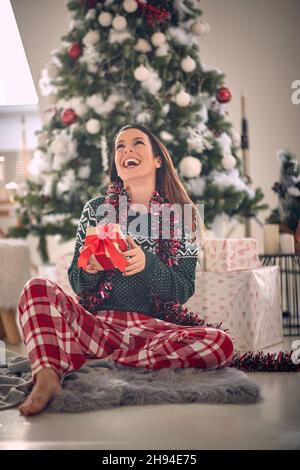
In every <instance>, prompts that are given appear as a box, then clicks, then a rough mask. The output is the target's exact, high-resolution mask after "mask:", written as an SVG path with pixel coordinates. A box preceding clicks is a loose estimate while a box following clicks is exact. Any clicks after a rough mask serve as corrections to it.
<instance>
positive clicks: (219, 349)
mask: <svg viewBox="0 0 300 470" xmlns="http://www.w3.org/2000/svg"><path fill="white" fill-rule="evenodd" d="M18 309H19V320H20V325H21V327H22V330H23V335H24V343H25V345H26V349H27V352H28V356H29V361H30V364H31V369H32V375H33V378H34V382H35V380H36V374H37V373H38V372H39V371H40V370H41V369H42V368H44V367H50V368H52V369H54V370H55V371H56V373H57V374H58V375H59V377H60V378H62V377H63V376H64V375H65V374H67V373H68V372H70V371H72V370H76V369H79V368H80V367H81V366H82V365H83V364H84V362H85V361H86V359H92V358H98V359H101V358H107V359H108V358H110V359H112V360H113V361H115V362H116V363H119V364H122V365H125V366H132V367H145V368H148V369H161V368H168V367H178V368H183V367H197V368H203V369H217V368H221V367H224V366H226V365H228V363H229V362H230V360H231V358H232V355H233V343H232V341H231V339H230V337H229V336H228V334H226V333H225V332H223V331H222V330H219V329H216V328H207V327H200V326H179V325H175V324H173V323H169V322H165V321H163V320H158V319H156V318H153V317H150V316H148V315H145V314H143V313H140V312H126V311H120V310H102V311H100V312H97V313H96V314H91V313H90V312H88V311H87V310H85V309H84V308H83V307H82V306H81V305H79V304H78V303H77V302H76V301H75V300H74V299H73V298H72V297H70V296H69V295H67V294H65V293H64V291H63V290H62V289H61V288H60V287H59V286H58V285H57V284H55V283H54V282H52V281H50V280H49V279H43V278H33V279H30V280H29V281H28V282H27V283H26V284H25V286H24V289H23V291H22V293H21V296H20V300H19V306H18Z"/></svg>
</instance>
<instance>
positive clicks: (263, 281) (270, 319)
mask: <svg viewBox="0 0 300 470" xmlns="http://www.w3.org/2000/svg"><path fill="white" fill-rule="evenodd" d="M185 307H187V308H188V309H190V310H192V311H193V312H194V313H198V314H199V316H200V317H201V318H203V319H205V320H207V321H208V322H211V323H218V322H222V327H224V328H227V329H228V330H229V331H228V333H229V335H230V336H231V338H232V339H233V343H234V346H235V349H237V350H240V351H258V350H261V349H263V348H266V347H269V346H272V345H274V344H277V343H280V342H282V339H283V320H282V309H281V294H280V271H279V266H265V267H262V268H257V269H251V270H245V271H235V272H231V273H226V274H224V273H212V272H207V271H201V270H197V271H196V288H195V294H194V295H193V296H192V297H191V298H190V299H189V301H188V302H187V303H186V304H185Z"/></svg>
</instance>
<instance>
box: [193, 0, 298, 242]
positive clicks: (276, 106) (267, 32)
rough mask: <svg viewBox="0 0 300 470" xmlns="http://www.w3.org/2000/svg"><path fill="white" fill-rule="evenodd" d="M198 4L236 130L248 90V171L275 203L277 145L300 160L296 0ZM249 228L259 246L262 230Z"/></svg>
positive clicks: (206, 47) (205, 50) (206, 53)
mask: <svg viewBox="0 0 300 470" xmlns="http://www.w3.org/2000/svg"><path fill="white" fill-rule="evenodd" d="M201 5H202V8H203V14H204V16H203V18H204V19H205V20H206V21H207V22H208V23H209V24H210V27H211V32H210V33H209V34H208V36H206V38H205V40H204V41H202V46H201V51H202V56H203V60H204V62H205V63H207V64H210V65H212V66H215V67H217V68H219V69H220V70H221V71H223V72H224V73H225V74H226V85H227V86H228V87H229V88H230V89H231V91H232V94H233V99H232V101H231V104H230V106H229V113H230V114H229V116H228V117H229V119H230V121H231V122H232V123H233V125H234V128H235V129H236V130H237V131H238V132H240V130H241V129H240V121H241V110H240V92H241V88H243V89H246V92H247V104H248V119H249V128H250V131H249V137H250V158H251V176H252V178H253V181H254V184H255V186H260V187H261V188H262V189H263V191H264V194H265V199H266V202H267V203H268V204H269V205H270V206H271V207H275V206H276V196H275V195H274V193H273V192H272V190H271V187H272V185H273V183H274V182H275V181H276V180H277V178H278V172H279V163H278V161H277V158H276V152H277V150H279V149H282V148H286V147H287V148H289V149H290V150H291V151H292V152H294V153H295V154H296V156H297V158H298V159H299V161H300V139H299V130H300V104H298V105H295V104H293V103H292V101H291V94H292V89H291V84H292V82H293V81H294V80H296V79H298V80H300V53H299V44H300V33H299V24H300V1H299V0H286V1H285V2H283V1H282V0H251V1H248V0H226V1H225V0H202V2H201ZM267 214H268V212H267ZM252 227H253V232H254V234H255V235H256V236H257V237H258V238H259V240H260V246H262V245H261V242H262V233H261V229H259V227H258V226H257V225H256V224H255V223H252Z"/></svg>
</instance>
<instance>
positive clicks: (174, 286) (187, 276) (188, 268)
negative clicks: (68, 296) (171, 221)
mask: <svg viewBox="0 0 300 470" xmlns="http://www.w3.org/2000/svg"><path fill="white" fill-rule="evenodd" d="M103 202H104V196H100V197H96V198H94V199H91V200H90V201H89V202H87V203H86V205H85V206H84V209H83V212H82V215H81V218H80V222H79V225H78V229H77V235H76V242H75V252H74V257H73V260H72V263H71V265H70V267H69V270H68V275H69V281H70V284H71V287H72V289H73V290H74V292H75V293H76V294H77V295H78V296H79V297H80V294H81V293H83V292H85V293H86V292H88V293H89V294H91V295H92V294H93V293H95V292H97V288H98V286H99V283H100V281H101V279H103V276H105V275H106V274H105V273H106V272H107V271H100V272H98V273H96V274H89V273H87V272H85V271H84V270H83V269H82V268H78V267H77V260H78V256H79V248H80V247H81V246H82V245H83V244H84V240H85V234H86V229H87V227H89V226H90V227H95V226H96V225H97V223H99V221H100V220H101V219H100V218H99V217H98V216H97V208H98V207H99V205H100V204H103ZM138 215H139V214H137V213H136V212H133V211H130V210H129V211H128V226H127V227H128V230H127V232H128V235H130V236H131V237H132V238H134V240H135V242H136V243H137V244H138V245H139V246H140V247H141V248H142V250H143V251H144V253H145V256H146V265H145V268H144V270H143V271H141V272H139V273H137V274H133V275H130V276H123V275H122V273H121V272H120V271H119V270H118V269H114V272H115V273H116V274H115V276H114V278H113V280H112V284H113V289H112V291H111V293H110V297H109V298H108V299H105V301H104V302H103V303H101V305H100V304H99V305H98V306H97V305H96V306H95V308H93V309H90V311H91V312H95V311H98V310H106V309H109V310H111V309H115V310H124V311H136V312H141V313H144V314H146V315H150V316H151V312H153V308H154V301H153V297H152V296H151V295H150V286H151V289H152V295H153V293H154V295H156V296H158V298H159V299H160V300H161V301H163V302H174V301H175V302H179V303H180V304H181V305H182V304H184V303H185V302H187V300H188V299H189V298H190V297H191V296H192V295H193V293H194V291H195V271H196V264H197V257H198V244H196V243H195V242H191V241H190V240H189V238H188V237H187V236H186V235H184V236H183V238H182V239H181V240H180V248H179V250H178V252H177V259H178V264H176V265H174V266H172V267H169V266H167V265H166V263H164V262H163V261H162V260H161V259H160V258H159V257H158V255H157V254H156V253H155V251H154V241H153V240H152V239H151V238H150V236H149V234H150V227H151V215H150V213H147V214H143V215H142V217H146V223H145V224H140V226H139V230H138V229H136V230H133V231H131V230H130V228H131V227H130V226H132V225H133V224H132V221H133V220H134V219H135V218H136V217H138ZM139 220H141V219H140V217H139ZM129 225H130V226H129ZM145 228H146V229H145Z"/></svg>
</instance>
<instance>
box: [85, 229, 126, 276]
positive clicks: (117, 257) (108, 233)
mask: <svg viewBox="0 0 300 470" xmlns="http://www.w3.org/2000/svg"><path fill="white" fill-rule="evenodd" d="M90 231H91V230H90ZM92 231H93V232H95V233H92V234H87V236H86V238H85V242H84V249H83V250H82V252H81V253H80V255H79V257H78V262H77V265H78V267H79V268H83V269H86V267H87V265H88V262H89V259H90V257H91V256H92V255H94V256H95V258H96V259H97V261H98V262H99V263H100V264H101V266H102V268H103V269H113V268H118V269H119V270H120V271H121V272H123V271H124V269H125V267H126V266H128V265H129V263H128V261H127V260H126V259H125V258H124V256H123V255H122V253H120V250H119V249H118V248H117V246H118V247H119V248H120V249H121V250H122V251H125V250H127V243H126V241H125V237H124V235H123V234H122V233H121V231H120V228H119V226H118V224H112V223H109V224H105V225H103V224H99V225H98V226H97V227H94V230H92ZM112 235H113V237H112ZM111 237H112V238H114V240H112V239H111Z"/></svg>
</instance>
